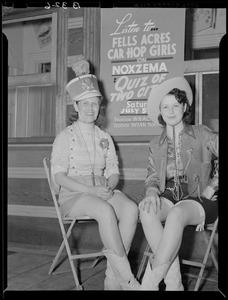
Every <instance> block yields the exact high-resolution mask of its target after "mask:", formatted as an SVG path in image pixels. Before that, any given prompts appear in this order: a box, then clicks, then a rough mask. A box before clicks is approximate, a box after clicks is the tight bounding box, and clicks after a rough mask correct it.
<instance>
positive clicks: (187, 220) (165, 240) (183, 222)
mask: <svg viewBox="0 0 228 300" xmlns="http://www.w3.org/2000/svg"><path fill="white" fill-rule="evenodd" d="M201 221H202V220H201V216H200V213H199V210H198V208H197V207H196V205H194V204H193V203H189V202H182V203H180V204H178V205H176V206H174V207H173V208H172V209H171V211H170V213H169V214H168V216H167V219H166V223H165V227H164V231H163V234H162V237H161V240H160V243H159V245H158V248H157V251H156V255H155V259H154V267H156V266H158V265H160V264H162V263H166V262H170V261H173V259H174V258H175V257H176V255H177V253H178V251H179V248H180V245H181V241H182V236H183V231H184V228H185V227H186V226H187V225H198V224H199V223H200V222H201Z"/></svg>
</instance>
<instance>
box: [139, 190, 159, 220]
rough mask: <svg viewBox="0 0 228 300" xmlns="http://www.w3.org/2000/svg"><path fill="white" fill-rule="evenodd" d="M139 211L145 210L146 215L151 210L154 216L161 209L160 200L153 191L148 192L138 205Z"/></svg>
mask: <svg viewBox="0 0 228 300" xmlns="http://www.w3.org/2000/svg"><path fill="white" fill-rule="evenodd" d="M139 209H140V210H146V211H147V212H148V213H149V212H150V210H151V209H153V210H154V212H155V214H157V213H158V210H160V209H161V199H160V197H159V196H158V194H157V193H156V192H155V191H152V190H151V191H150V192H149V193H148V195H147V196H146V197H145V198H144V199H143V200H142V201H141V202H140V203H139Z"/></svg>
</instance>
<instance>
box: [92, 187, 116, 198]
mask: <svg viewBox="0 0 228 300" xmlns="http://www.w3.org/2000/svg"><path fill="white" fill-rule="evenodd" d="M90 194H92V195H95V196H97V197H99V198H101V199H103V200H105V201H107V200H108V199H110V198H112V196H113V191H112V189H111V188H110V187H105V186H103V185H95V186H92V187H90Z"/></svg>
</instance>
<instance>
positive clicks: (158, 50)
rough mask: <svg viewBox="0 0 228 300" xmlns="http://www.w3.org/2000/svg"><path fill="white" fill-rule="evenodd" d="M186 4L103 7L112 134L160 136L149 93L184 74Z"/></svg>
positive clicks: (103, 76) (104, 81)
mask: <svg viewBox="0 0 228 300" xmlns="http://www.w3.org/2000/svg"><path fill="white" fill-rule="evenodd" d="M184 36H185V9H184V8H111V9H110V8H103V9H101V63H100V82H101V86H102V92H103V94H104V98H105V99H106V101H107V113H106V118H107V125H106V128H105V129H106V130H107V131H108V132H109V133H110V134H111V135H113V136H131V135H134V136H136V135H153V134H154V135H156V134H159V133H160V132H161V128H160V127H159V126H155V124H154V123H153V122H152V121H151V120H150V119H149V117H148V115H147V111H146V105H147V99H148V97H149V94H150V91H151V90H152V89H154V88H156V87H157V86H158V85H159V84H160V83H162V82H163V81H165V80H167V79H168V78H171V77H175V76H183V74H184Z"/></svg>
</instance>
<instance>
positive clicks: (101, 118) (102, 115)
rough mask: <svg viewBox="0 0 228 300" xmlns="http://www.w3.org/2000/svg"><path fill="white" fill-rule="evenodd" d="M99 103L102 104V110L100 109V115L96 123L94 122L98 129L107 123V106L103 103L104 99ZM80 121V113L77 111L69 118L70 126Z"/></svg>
mask: <svg viewBox="0 0 228 300" xmlns="http://www.w3.org/2000/svg"><path fill="white" fill-rule="evenodd" d="M99 100H100V101H99V102H100V109H99V113H98V116H97V119H96V121H95V122H94V123H95V125H97V126H98V127H101V126H102V125H103V124H104V122H105V105H104V104H103V102H102V100H103V99H102V98H101V97H99ZM76 104H78V101H76ZM77 120H78V112H77V111H75V110H74V111H73V112H72V113H71V115H70V117H69V122H68V123H69V125H71V124H73V123H74V122H76V121H77Z"/></svg>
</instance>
